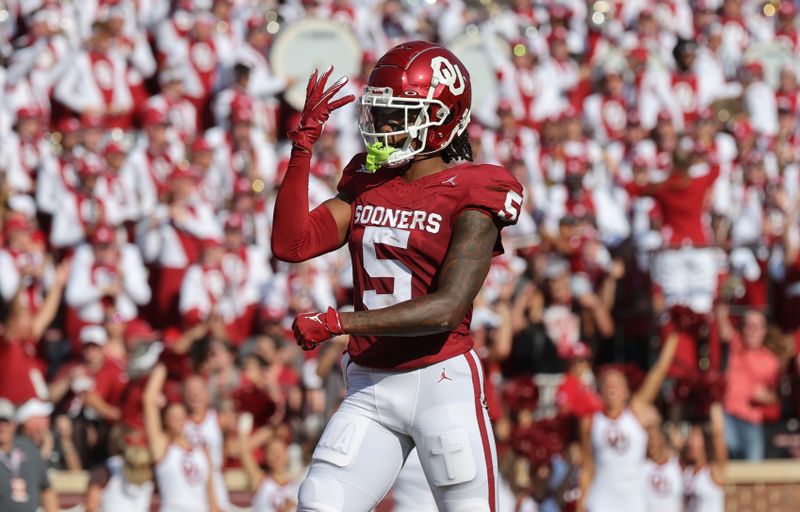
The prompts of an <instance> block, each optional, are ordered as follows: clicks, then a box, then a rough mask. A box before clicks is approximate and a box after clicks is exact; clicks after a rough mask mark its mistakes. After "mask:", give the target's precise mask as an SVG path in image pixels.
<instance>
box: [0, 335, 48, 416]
mask: <svg viewBox="0 0 800 512" xmlns="http://www.w3.org/2000/svg"><path fill="white" fill-rule="evenodd" d="M35 353H36V345H35V344H33V343H29V342H23V341H18V340H15V341H11V340H6V339H5V338H3V337H0V397H3V398H6V399H8V400H10V401H11V402H12V403H13V404H14V405H15V406H19V405H21V404H23V403H25V402H26V401H28V400H30V399H31V398H36V397H37V396H40V395H41V396H45V395H46V392H47V383H46V382H45V380H44V376H43V374H42V371H41V368H40V364H39V360H38V359H36V357H35V355H34V354H35ZM37 389H38V390H39V391H41V392H42V393H44V394H41V393H37Z"/></svg>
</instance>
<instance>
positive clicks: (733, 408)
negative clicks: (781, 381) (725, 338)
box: [722, 333, 780, 423]
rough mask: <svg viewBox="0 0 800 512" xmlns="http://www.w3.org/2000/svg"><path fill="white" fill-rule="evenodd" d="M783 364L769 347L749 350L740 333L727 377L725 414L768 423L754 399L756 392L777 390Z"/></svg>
mask: <svg viewBox="0 0 800 512" xmlns="http://www.w3.org/2000/svg"><path fill="white" fill-rule="evenodd" d="M779 373H780V362H779V361H778V357H777V356H776V355H775V354H774V353H772V351H771V350H769V349H768V348H766V347H760V348H757V349H749V348H747V347H745V345H744V343H743V342H742V339H741V336H740V335H739V333H736V334H734V336H733V338H732V339H731V342H730V355H729V356H728V371H727V372H726V374H725V377H726V379H725V384H726V387H725V397H724V398H723V400H722V405H723V407H724V408H725V412H727V413H728V414H730V415H732V416H736V417H737V418H741V419H743V420H745V421H749V422H750V423H761V422H762V421H763V420H764V406H763V405H760V404H758V403H756V402H754V400H753V389H754V388H755V387H757V386H763V387H765V388H767V389H768V390H770V391H775V389H776V388H777V385H778V375H779Z"/></svg>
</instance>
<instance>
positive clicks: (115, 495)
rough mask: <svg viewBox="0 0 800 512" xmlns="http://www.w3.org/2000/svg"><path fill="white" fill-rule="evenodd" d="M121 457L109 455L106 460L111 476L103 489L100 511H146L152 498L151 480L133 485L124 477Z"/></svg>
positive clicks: (152, 487) (152, 486)
mask: <svg viewBox="0 0 800 512" xmlns="http://www.w3.org/2000/svg"><path fill="white" fill-rule="evenodd" d="M123 465H124V461H123V459H122V457H120V456H116V457H111V458H110V459H108V462H106V466H107V468H108V471H109V473H110V474H111V478H110V479H109V480H108V483H107V484H106V486H105V488H104V489H103V496H102V498H101V499H100V512H148V511H149V510H150V501H151V500H152V499H153V489H154V487H155V486H154V485H153V482H151V481H147V482H144V483H142V484H140V485H135V484H132V483H130V482H128V481H127V480H126V479H125V475H124V473H123V472H122V467H123Z"/></svg>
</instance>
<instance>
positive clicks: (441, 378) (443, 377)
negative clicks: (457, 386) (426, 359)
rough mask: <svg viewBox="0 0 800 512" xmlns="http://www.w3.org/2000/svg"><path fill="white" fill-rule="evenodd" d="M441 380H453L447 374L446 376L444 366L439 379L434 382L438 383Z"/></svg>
mask: <svg viewBox="0 0 800 512" xmlns="http://www.w3.org/2000/svg"><path fill="white" fill-rule="evenodd" d="M443 380H453V379H451V378H450V377H448V376H447V375H446V374H445V373H444V368H442V376H441V377H439V380H437V381H436V383H437V384H438V383H440V382H442V381H443Z"/></svg>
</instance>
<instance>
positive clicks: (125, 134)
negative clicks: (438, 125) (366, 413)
mask: <svg viewBox="0 0 800 512" xmlns="http://www.w3.org/2000/svg"><path fill="white" fill-rule="evenodd" d="M309 17H313V18H318V19H323V20H328V21H330V22H332V23H340V24H344V25H345V26H347V27H348V29H350V30H352V31H353V33H354V34H355V37H356V38H357V39H358V41H359V43H360V45H361V47H362V48H363V49H364V50H363V56H362V59H361V63H362V64H361V65H362V71H361V73H360V75H358V76H352V77H351V83H350V84H349V85H348V86H347V90H348V91H349V92H354V93H356V94H357V93H358V91H359V88H360V87H362V86H363V84H364V83H365V81H366V78H367V77H368V76H369V72H370V69H371V65H372V64H373V63H374V62H375V60H376V59H377V58H378V57H380V55H381V54H382V53H383V52H385V51H386V50H388V49H389V48H391V47H392V46H393V45H395V44H397V43H399V42H402V41H407V40H414V39H425V40H430V41H435V42H440V43H442V44H444V45H447V44H448V42H450V41H451V40H453V38H455V37H458V36H462V35H463V34H472V35H473V36H474V37H476V38H480V40H481V44H482V45H483V46H482V47H483V48H484V51H486V52H487V54H488V55H490V59H489V60H488V62H491V63H492V65H493V66H494V67H493V69H472V70H471V73H472V75H473V76H476V75H479V74H486V75H489V76H490V78H491V81H492V83H493V84H494V86H493V87H492V89H491V91H489V93H488V94H487V95H485V96H484V97H483V98H481V102H480V104H476V106H475V108H474V109H473V114H472V123H471V124H470V126H469V134H470V139H471V143H472V148H473V154H474V160H475V161H478V162H490V163H497V164H501V165H503V166H505V167H506V168H508V169H509V170H510V171H511V172H512V173H513V174H514V175H515V176H516V177H517V178H518V179H519V181H520V182H521V183H523V184H524V185H525V198H524V203H523V211H522V212H521V215H520V218H519V222H518V223H517V225H516V226H514V227H512V228H509V229H506V230H504V246H505V253H504V254H503V255H502V256H500V257H498V258H495V260H494V263H493V265H492V267H491V269H490V272H489V275H488V277H487V280H486V282H485V285H484V287H483V289H482V291H481V292H480V294H479V296H478V298H477V300H476V303H475V308H474V312H473V320H472V330H473V334H474V337H475V340H476V347H477V349H478V351H479V354H480V355H481V357H482V358H483V361H484V366H485V369H486V373H487V379H486V383H487V386H488V389H487V393H488V405H489V410H490V415H491V418H492V421H493V422H494V429H495V435H496V438H497V441H498V453H499V454H500V461H501V472H502V475H503V480H504V483H503V486H504V489H506V491H507V493H513V496H515V497H512V498H511V499H510V501H511V502H513V503H515V504H517V505H519V506H520V507H523V508H521V509H522V510H534V508H531V507H535V506H536V504H538V506H539V508H540V510H548V511H553V510H561V509H562V508H561V507H569V503H574V502H575V501H576V500H577V498H576V496H575V494H576V492H577V491H576V489H577V488H578V483H577V476H576V471H577V470H576V468H577V467H579V466H580V458H581V457H580V451H579V450H578V449H577V439H578V433H577V423H576V419H578V418H581V417H584V416H586V415H591V414H593V413H594V412H595V411H598V410H599V409H600V408H601V399H600V396H599V395H598V393H597V392H596V384H595V382H596V380H597V379H596V378H595V375H600V373H601V372H602V371H603V370H604V369H607V368H609V367H611V368H616V369H619V370H621V371H622V372H623V373H624V374H625V375H626V376H627V379H628V381H629V383H630V385H631V388H632V389H636V387H637V383H638V382H640V381H641V380H642V379H643V378H644V375H645V372H646V371H647V369H648V368H649V367H650V365H651V364H652V363H653V362H654V361H655V360H656V356H657V354H658V353H659V347H660V346H661V344H662V343H663V340H665V339H666V338H667V336H668V335H670V334H672V333H677V336H678V337H679V344H678V349H677V353H676V357H675V360H674V362H673V363H672V365H671V368H670V370H669V376H668V378H667V381H666V384H665V385H664V387H663V392H662V393H661V395H660V398H659V400H657V402H656V404H657V405H658V406H659V408H660V409H661V414H662V415H664V417H665V419H666V420H668V424H669V425H670V426H671V430H670V434H674V435H670V436H669V439H671V440H675V439H676V438H679V437H681V433H683V434H684V437H685V434H686V433H687V432H688V430H686V428H683V430H681V426H682V425H683V426H684V427H685V425H686V422H702V421H707V420H708V410H709V408H710V407H711V405H712V404H713V403H716V402H719V403H721V404H722V408H723V409H724V412H725V437H726V442H727V444H728V451H729V454H730V456H731V457H732V458H747V459H751V460H759V459H762V458H763V457H764V455H765V447H766V446H767V445H768V443H767V439H766V436H765V434H764V425H765V424H776V423H778V422H785V421H787V420H791V419H795V425H794V428H795V429H796V428H797V425H796V420H797V418H798V414H800V410H798V405H800V400H798V392H800V383H799V382H798V376H799V375H800V358H798V357H797V354H798V350H797V348H798V346H800V220H799V219H800V129H799V127H798V119H799V118H798V116H800V82H798V80H799V79H800V59H798V58H797V55H798V54H799V53H798V52H800V29H798V6H797V5H796V2H793V1H787V0H783V1H767V2H765V1H763V0H758V1H754V0H666V1H660V2H650V1H646V0H636V1H632V0H631V1H628V0H626V1H621V0H598V1H595V2H590V1H587V2H584V1H583V0H561V1H547V2H531V1H529V0H513V1H512V2H511V3H510V4H508V5H506V4H495V3H494V2H480V4H478V3H474V2H468V3H465V2H463V1H462V0H425V1H422V2H420V1H417V0H405V1H398V0H389V1H376V0H303V1H299V0H286V1H285V2H278V1H276V0H264V1H257V0H174V1H172V2H167V1H153V0H82V1H77V0H76V1H73V2H57V1H49V0H32V1H22V0H9V1H6V2H4V3H2V4H0V90H2V98H3V101H1V102H0V225H1V226H2V229H1V230H0V304H2V305H1V306H0V397H2V398H4V399H7V400H8V401H10V402H11V403H12V404H13V406H14V409H15V411H16V413H15V415H14V418H15V420H16V422H17V423H18V426H19V429H20V430H21V432H22V433H23V434H24V435H25V436H26V437H27V438H28V439H29V440H30V441H31V442H33V443H34V444H35V445H36V447H37V448H38V449H39V451H40V453H41V454H42V456H43V458H44V460H45V462H46V465H47V466H48V467H49V468H56V469H69V470H79V469H84V470H94V472H93V478H92V487H91V488H90V494H89V498H91V499H93V500H95V502H96V503H98V504H99V503H100V501H101V500H102V494H103V489H104V488H106V487H107V486H108V485H110V484H108V482H109V478H110V476H111V475H113V474H115V473H114V470H113V468H112V469H108V468H110V467H111V464H110V463H107V461H109V460H116V461H117V463H118V464H123V463H120V462H119V461H120V460H122V461H124V465H125V468H127V471H128V472H127V473H126V475H127V476H126V478H129V479H130V480H132V481H135V482H138V483H141V484H142V485H144V483H146V482H150V481H151V480H152V470H151V468H150V459H149V458H148V457H149V454H148V453H147V449H146V448H145V447H146V446H147V445H146V440H145V435H144V432H145V423H146V422H145V416H146V414H145V412H146V410H147V407H146V404H148V403H150V404H160V406H163V405H164V404H166V403H168V402H169V403H173V402H181V401H182V402H183V403H184V404H185V406H186V409H187V411H188V412H187V414H188V416H189V418H190V420H192V419H193V420H194V421H197V422H204V421H205V420H206V419H207V418H209V417H211V416H209V414H208V413H207V412H208V411H213V418H214V419H213V422H215V425H217V426H216V427H215V428H216V430H217V431H218V432H219V433H220V436H219V439H218V440H217V442H216V443H215V444H214V446H212V447H211V448H212V449H213V451H214V453H212V454H211V466H212V467H211V470H212V471H219V470H221V469H223V468H229V467H240V466H242V465H244V466H245V467H246V469H247V470H248V474H249V475H251V477H252V478H251V479H252V480H258V481H261V480H263V479H265V478H267V477H270V478H275V479H277V480H275V481H283V482H285V481H287V480H289V479H291V478H297V477H298V476H301V475H302V469H303V468H304V467H305V466H306V464H307V462H308V458H309V456H310V452H311V450H312V449H313V447H314V444H315V442H316V441H317V439H318V438H319V435H320V433H321V431H322V428H324V425H325V423H326V420H327V418H329V417H330V414H331V413H332V411H333V410H335V408H336V405H337V403H338V402H339V401H340V400H341V398H342V396H343V395H342V394H343V381H342V376H341V371H340V369H339V364H340V357H339V356H340V354H341V353H342V350H343V349H344V347H345V346H346V338H345V339H336V340H334V341H332V342H330V343H328V344H324V345H322V346H321V347H320V348H319V349H317V350H315V351H312V352H308V353H304V352H302V351H301V350H300V349H299V348H298V347H297V346H296V345H295V343H294V340H293V338H292V335H291V330H290V325H291V322H292V319H293V317H294V315H295V314H297V313H301V312H307V311H311V310H317V311H325V310H326V309H327V307H328V306H334V307H338V308H345V307H347V306H348V305H349V304H351V303H352V299H351V287H352V270H351V268H350V259H349V254H348V253H347V248H346V247H345V248H343V249H341V250H339V251H337V252H335V253H331V254H329V255H326V256H324V257H320V258H317V259H315V260H312V261H309V262H306V263H301V264H287V263H284V262H281V261H278V260H276V259H275V258H273V257H272V255H271V251H270V244H269V238H270V236H269V235H270V225H271V217H272V208H273V206H272V205H273V202H274V196H275V191H276V189H277V188H278V187H279V186H280V183H281V179H282V173H283V172H285V170H286V165H287V161H288V154H289V145H288V143H287V141H286V139H285V134H286V131H287V127H291V126H293V125H294V124H296V122H297V115H298V112H297V111H296V110H295V109H293V108H292V106H291V105H290V104H289V103H288V102H287V101H286V99H285V97H284V91H286V89H287V88H288V87H291V86H292V85H293V84H294V83H295V82H297V81H303V82H304V81H305V80H306V79H307V77H306V76H290V77H284V76H277V75H276V74H275V73H274V72H273V69H272V68H271V65H270V64H271V63H270V48H271V46H272V44H273V42H274V41H275V40H276V38H279V37H281V30H282V29H283V28H285V27H286V26H290V25H291V24H292V23H296V22H300V21H301V20H303V19H305V18H309ZM754 49H755V50H754ZM756 50H758V51H756ZM318 60H319V61H320V62H325V60H326V59H325V56H324V55H322V56H319V57H318ZM361 148H363V145H362V144H361V141H360V138H359V134H358V131H357V123H356V119H355V109H354V108H351V107H347V108H344V109H342V110H341V111H339V112H337V113H336V114H335V115H334V116H333V118H332V119H331V122H330V123H329V124H328V126H326V128H325V132H324V135H323V137H322V139H321V140H320V141H319V142H318V143H317V145H316V146H315V148H314V160H313V165H312V174H313V176H312V181H311V184H310V199H311V206H312V207H315V206H317V205H318V204H320V203H321V202H322V201H324V200H326V199H327V198H329V197H332V196H334V195H335V191H336V184H337V182H338V179H339V173H340V172H341V169H342V168H343V167H344V165H345V164H347V162H348V161H349V159H350V158H351V156H352V155H353V154H355V153H357V152H359V151H361V150H362V149H361ZM154 375H160V376H161V377H163V382H161V383H158V384H159V389H156V390H153V389H152V387H153V386H155V384H152V381H151V388H148V377H150V376H154ZM198 376H199V377H198ZM159 392H160V393H159ZM162 395H163V397H162ZM163 398H165V399H166V402H162V401H160V400H163ZM166 411H167V412H169V411H172V409H170V408H169V407H167V408H166ZM167 416H168V415H167V414H164V418H163V422H164V424H165V425H164V428H165V429H169V428H175V427H174V424H171V423H170V421H172V420H170V418H169V417H167ZM243 417H244V418H246V420H242V418H243ZM9 418H10V416H9ZM251 419H252V429H250V428H247V429H245V430H246V431H250V430H252V434H251V435H250V436H247V435H244V436H242V435H240V428H239V427H241V425H242V423H248V422H249V421H250V420H251ZM3 421H6V420H4V419H3V418H0V423H2V422H3ZM790 423H791V422H790ZM190 424H191V423H190ZM187 428H188V429H191V428H192V427H187ZM148 433H150V432H149V431H148ZM193 436H194V437H193ZM151 437H152V436H151ZM185 437H186V439H187V442H188V443H192V442H194V441H193V439H195V438H196V437H200V438H202V435H193V434H192V433H191V432H188V431H187V434H186V435H185ZM676 442H677V441H676ZM243 452H245V455H244V456H243V455H242V454H243ZM786 455H795V456H797V455H798V454H797V453H796V449H795V452H791V450H789V451H787V452H786ZM259 463H261V464H264V465H265V466H264V467H266V473H265V472H264V470H262V469H259V468H258V464H259ZM98 468H100V470H98ZM259 479H261V480H259ZM254 485H257V484H254ZM278 487H279V486H278ZM276 488H277V487H276ZM150 492H152V484H150ZM275 492H278V491H275ZM220 494H224V493H221V492H217V499H218V501H220V503H224V499H223V497H221V496H220ZM509 495H511V494H509ZM395 498H396V499H397V500H398V503H399V502H400V500H402V496H399V495H398V496H395ZM87 499H88V498H87ZM287 499H288V498H287ZM289 501H291V499H289ZM534 502H535V503H534ZM565 504H566V505H565ZM97 506H99V505H97ZM524 507H529V508H527V509H525V508H524ZM269 510H272V509H269ZM275 510H284V509H278V508H276V509H275ZM287 510H288V509H287ZM398 510H399V508H398Z"/></svg>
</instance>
